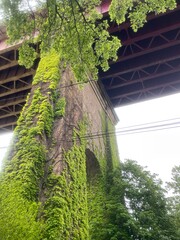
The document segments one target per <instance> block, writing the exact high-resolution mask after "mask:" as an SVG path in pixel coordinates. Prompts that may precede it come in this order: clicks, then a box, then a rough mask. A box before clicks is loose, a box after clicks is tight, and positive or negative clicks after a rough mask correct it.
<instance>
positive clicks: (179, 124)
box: [0, 120, 180, 149]
mask: <svg viewBox="0 0 180 240" xmlns="http://www.w3.org/2000/svg"><path fill="white" fill-rule="evenodd" d="M165 121H167V120H163V121H158V122H165ZM144 125H145V124H141V125H134V126H144ZM179 127H180V121H178V122H172V123H165V124H161V125H151V126H144V127H139V128H131V129H125V130H118V131H104V132H99V133H97V132H96V133H91V134H90V133H89V134H87V135H84V136H80V139H86V140H94V139H99V138H104V137H112V136H123V135H129V134H139V133H147V132H153V131H160V130H169V129H173V128H179ZM64 141H67V142H72V140H68V139H66V140H63V139H62V140H59V142H64ZM3 148H7V146H4V147H0V149H3Z"/></svg>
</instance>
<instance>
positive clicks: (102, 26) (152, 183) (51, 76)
mask: <svg viewBox="0 0 180 240" xmlns="http://www.w3.org/2000/svg"><path fill="white" fill-rule="evenodd" d="M34 2H35V3H36V4H35V8H34V7H32V5H31V2H30V1H29V0H1V1H0V4H1V5H0V7H1V9H2V10H3V15H4V19H5V24H7V34H8V37H9V39H8V41H9V43H17V42H18V43H19V42H21V43H22V46H21V48H20V50H19V63H20V64H22V65H25V66H26V67H27V68H31V66H32V65H33V61H34V60H35V58H36V57H38V55H39V56H40V59H41V60H40V63H39V67H38V70H37V73H36V76H35V78H34V81H33V90H32V91H31V93H30V95H29V99H28V101H27V104H26V105H25V107H24V109H23V111H22V114H21V116H20V118H19V121H18V127H17V128H16V131H15V136H16V139H15V143H14V150H13V151H12V155H13V156H10V155H9V158H11V161H8V162H7V165H6V167H5V170H4V172H3V174H2V176H1V178H0V208H1V209H0V210H1V211H0V238H1V239H2V240H6V239H9V240H12V239H13V240H14V239H21V240H23V239H26V240H30V239H32V240H38V239H39V240H42V239H44V240H45V239H52V240H57V239H73V240H75V239H77V240H79V239H83V240H84V239H88V238H89V232H88V224H89V223H88V209H87V208H88V206H87V193H86V191H87V186H86V169H85V143H83V141H80V142H81V144H76V142H74V144H73V146H72V147H71V149H69V151H67V152H66V153H65V155H64V159H63V161H64V168H63V171H62V172H61V174H59V175H58V174H54V172H53V159H52V162H51V161H49V155H50V154H49V151H51V144H50V146H49V143H52V142H53V141H52V139H51V134H52V129H53V124H54V121H55V118H60V117H63V116H64V115H65V114H67V112H66V100H65V99H64V98H63V96H62V97H60V96H59V97H58V99H55V98H54V95H55V94H57V92H59V89H57V88H58V86H59V85H58V83H59V80H60V78H61V77H60V72H61V73H62V72H63V69H64V68H66V67H67V66H68V69H69V68H71V70H72V71H73V73H74V75H75V77H76V80H77V81H79V82H81V81H87V76H89V75H90V76H91V77H92V78H93V79H97V75H98V69H99V68H102V69H103V70H104V71H106V70H107V69H108V68H109V64H108V63H109V60H116V58H117V55H116V53H117V50H118V48H119V47H120V45H121V44H120V40H119V39H118V38H117V37H114V36H111V35H110V34H109V32H108V27H109V21H107V20H105V19H103V15H102V14H100V13H99V12H98V11H97V6H99V4H100V0H36V1H34ZM175 6H176V1H175V0H150V1H147V0H144V1H141V0H127V1H125V0H112V2H111V6H110V11H109V15H110V22H112V21H116V22H117V23H118V24H119V23H122V22H123V21H125V20H126V19H127V18H129V19H130V22H131V26H132V28H133V29H134V30H135V31H136V30H137V29H138V28H139V27H142V25H143V24H144V23H145V21H146V16H147V14H149V13H151V12H155V13H162V12H165V11H166V10H167V9H173V8H174V7H175ZM34 9H35V10H34ZM35 45H38V46H39V53H38V54H37V53H36V49H35V47H34V46H35ZM60 66H61V69H60ZM60 70H61V71H60ZM81 130H82V132H83V134H84V135H85V133H84V130H83V129H81ZM80 133H81V131H80V132H79V133H77V132H76V134H78V135H80ZM79 139H81V137H80V136H79ZM72 140H73V139H72ZM106 140H107V139H106ZM108 141H109V139H108ZM112 145H113V144H112ZM107 147H109V146H108V144H107ZM109 149H110V148H109ZM109 155H110V154H109ZM112 155H113V154H112ZM108 157H109V156H108ZM110 157H111V158H113V157H114V156H113V157H112V156H110ZM75 160H76V161H75ZM110 160H111V159H109V161H110ZM60 161H61V160H60ZM107 165H108V164H107ZM109 165H110V166H108V174H107V176H106V178H103V180H104V179H105V180H104V182H103V183H102V184H104V185H107V186H106V191H104V192H102V194H99V195H98V194H97V195H98V196H97V197H98V206H102V203H101V202H100V203H99V201H100V200H102V196H106V197H107V199H106V201H105V203H103V211H100V214H101V216H100V218H98V217H97V219H101V222H102V223H104V219H105V223H106V224H105V225H104V226H102V225H101V226H99V225H98V224H97V222H96V221H95V224H94V225H93V224H92V222H91V224H92V225H93V228H94V229H92V232H94V233H95V231H96V230H97V231H99V233H100V231H101V233H100V234H99V235H97V234H96V239H98V240H107V239H108V240H120V239H121V240H131V239H133V240H135V239H138V240H144V239H147V240H150V239H153V240H156V239H158V240H159V239H162V240H165V239H166V240H169V239H173V238H172V237H169V236H170V231H169V229H170V227H171V224H170V222H169V219H168V216H167V211H166V204H165V201H164V195H163V191H162V189H161V187H160V182H158V181H156V180H155V179H154V176H151V175H150V174H149V173H148V172H145V171H144V170H143V169H142V168H141V167H139V166H138V165H137V164H135V163H134V162H127V164H125V165H124V166H123V175H122V176H121V170H120V169H119V168H117V169H116V170H114V168H115V165H113V164H112V163H111V164H109ZM104 175H106V174H105V173H104ZM121 177H122V179H123V184H122V181H121ZM43 184H45V187H44V185H43ZM42 185H43V187H44V189H41V188H42ZM104 185H103V187H102V191H103V190H104V189H105V188H104V187H105V186H104ZM94 189H98V188H94ZM43 191H44V194H45V199H43V200H42V196H41V194H42V192H43ZM97 191H98V190H97ZM95 197H96V195H95ZM96 200H97V199H95V200H94V203H96ZM127 203H128V204H127ZM94 205H95V204H93V209H96V208H95V207H96V206H94ZM95 214H96V212H95V213H94V215H95ZM103 217H104V219H103ZM92 219H93V220H94V219H95V217H94V218H93V217H92ZM93 220H92V221H93ZM172 229H173V228H172ZM93 240H94V239H93Z"/></svg>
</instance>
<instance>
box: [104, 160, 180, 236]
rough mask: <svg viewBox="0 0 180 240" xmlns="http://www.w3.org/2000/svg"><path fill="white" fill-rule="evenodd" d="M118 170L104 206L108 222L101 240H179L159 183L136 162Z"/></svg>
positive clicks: (129, 161)
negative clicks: (106, 203) (105, 206)
mask: <svg viewBox="0 0 180 240" xmlns="http://www.w3.org/2000/svg"><path fill="white" fill-rule="evenodd" d="M121 166H122V173H120V172H121V171H120V170H119V171H117V170H116V172H114V173H113V184H112V188H111V194H110V196H111V197H110V201H109V203H108V205H107V212H108V214H109V219H110V222H109V223H108V224H107V226H106V228H107V230H108V231H107V235H106V238H104V239H111V240H120V239H121V240H137V239H138V240H159V239H162V240H165V239H166V240H175V239H178V237H177V235H176V231H177V228H176V226H175V225H174V222H173V221H172V218H171V216H170V215H169V212H168V206H167V200H166V197H165V190H164V189H163V188H162V185H161V184H162V182H161V181H160V180H159V179H157V176H156V175H154V174H151V173H150V172H148V171H147V170H146V169H144V168H143V167H141V166H140V165H138V164H137V162H135V161H132V160H127V161H126V162H125V163H122V164H121ZM120 176H122V178H120ZM120 179H122V180H121V181H120ZM122 197H123V199H122Z"/></svg>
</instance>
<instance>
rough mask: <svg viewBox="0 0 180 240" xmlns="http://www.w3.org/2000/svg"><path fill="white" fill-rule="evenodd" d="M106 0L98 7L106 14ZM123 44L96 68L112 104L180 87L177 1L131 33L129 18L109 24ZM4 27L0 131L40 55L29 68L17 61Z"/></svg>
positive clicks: (15, 110)
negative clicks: (115, 57) (112, 58)
mask: <svg viewBox="0 0 180 240" xmlns="http://www.w3.org/2000/svg"><path fill="white" fill-rule="evenodd" d="M108 6H109V5H108V1H104V4H103V5H102V7H101V9H100V10H101V11H102V13H103V14H104V16H105V18H108V14H107V13H108ZM109 31H110V33H111V34H112V35H114V36H118V37H119V38H120V39H121V41H122V45H123V46H122V47H121V48H120V49H119V51H118V60H117V61H116V62H110V69H109V70H108V71H107V72H100V73H99V81H98V83H99V85H100V87H101V88H102V89H104V91H105V92H106V95H108V97H109V99H110V102H111V104H112V106H113V107H118V106H123V105H126V104H131V103H135V102H139V101H143V100H147V99H152V98H156V97H160V96H165V95H168V94H172V93H176V92H180V4H178V6H177V8H176V9H175V10H173V11H168V12H167V13H166V14H161V15H150V16H148V22H147V23H146V24H145V26H144V27H143V28H142V29H140V30H139V31H138V32H137V33H134V32H133V31H132V29H131V28H130V24H129V23H128V22H126V23H124V24H122V25H120V26H118V25H116V24H114V23H113V24H111V26H110V28H109ZM6 39H7V36H6V30H5V28H4V27H1V29H0V131H1V132H2V131H7V130H12V129H13V128H14V126H15V125H16V121H17V118H18V116H19V114H20V112H21V110H22V107H23V106H24V103H25V100H26V96H27V94H28V92H29V91H30V89H31V83H32V78H33V76H34V74H35V71H36V68H37V65H38V60H37V61H36V62H35V64H34V66H33V68H32V69H30V70H27V69H25V68H24V67H22V66H19V65H18V61H17V59H18V47H19V46H18V45H15V46H9V45H7V44H6Z"/></svg>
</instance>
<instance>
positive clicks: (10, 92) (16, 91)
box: [0, 84, 32, 98]
mask: <svg viewBox="0 0 180 240" xmlns="http://www.w3.org/2000/svg"><path fill="white" fill-rule="evenodd" d="M31 88H32V85H31V84H29V85H28V86H25V87H22V88H13V89H11V90H10V91H7V92H4V93H0V98H2V97H6V96H8V95H11V94H14V93H19V92H23V91H25V90H30V89H31Z"/></svg>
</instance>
